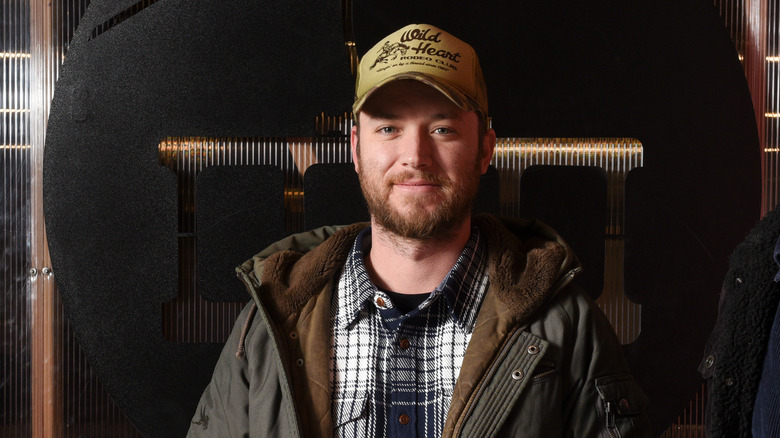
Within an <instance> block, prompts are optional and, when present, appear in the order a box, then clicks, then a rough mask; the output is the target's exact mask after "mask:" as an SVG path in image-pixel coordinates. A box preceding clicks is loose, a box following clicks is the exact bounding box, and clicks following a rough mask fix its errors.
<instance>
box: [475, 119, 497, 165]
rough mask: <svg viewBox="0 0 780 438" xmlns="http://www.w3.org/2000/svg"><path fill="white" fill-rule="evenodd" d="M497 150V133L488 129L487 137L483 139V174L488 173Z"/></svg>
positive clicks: (481, 161)
mask: <svg viewBox="0 0 780 438" xmlns="http://www.w3.org/2000/svg"><path fill="white" fill-rule="evenodd" d="M495 149H496V131H493V130H492V129H488V130H487V132H486V133H485V136H484V137H482V158H481V159H480V163H479V164H480V166H481V169H482V174H483V175H484V174H485V172H487V169H488V166H490V162H491V161H492V160H493V152H494V151H495Z"/></svg>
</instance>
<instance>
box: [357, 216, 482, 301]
mask: <svg viewBox="0 0 780 438" xmlns="http://www.w3.org/2000/svg"><path fill="white" fill-rule="evenodd" d="M470 235H471V218H470V217H467V218H466V219H465V220H464V221H463V223H462V224H461V225H459V226H457V227H456V228H454V229H453V230H452V231H451V232H450V233H447V235H446V236H441V237H435V238H431V239H424V240H418V239H407V238H403V237H400V236H398V235H396V234H393V233H391V232H390V231H388V230H386V229H384V228H382V227H381V226H378V225H377V224H376V223H374V221H373V220H372V224H371V252H370V253H369V254H368V256H367V257H366V259H365V265H366V269H367V270H368V274H369V276H370V277H371V281H372V282H373V283H374V284H376V285H377V286H378V287H379V288H381V289H385V290H390V291H393V292H398V293H402V294H415V293H425V292H431V291H432V290H434V289H435V288H436V287H437V286H438V285H439V284H440V283H441V281H442V280H443V279H444V276H445V275H447V273H448V272H449V271H450V269H452V267H453V266H454V265H455V262H456V261H457V260H458V257H459V256H460V253H461V252H462V251H463V248H464V247H465V246H466V242H468V240H469V236H470Z"/></svg>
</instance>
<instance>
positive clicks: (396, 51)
mask: <svg viewBox="0 0 780 438" xmlns="http://www.w3.org/2000/svg"><path fill="white" fill-rule="evenodd" d="M407 49H409V46H407V45H406V44H403V43H393V44H390V41H385V45H384V46H383V47H382V50H381V51H380V52H379V55H378V56H377V57H376V60H375V61H374V65H372V66H371V68H370V69H369V70H373V69H374V67H376V65H377V64H379V63H380V62H381V63H383V64H387V63H388V62H389V61H392V60H394V59H396V58H398V56H399V55H406V50H407Z"/></svg>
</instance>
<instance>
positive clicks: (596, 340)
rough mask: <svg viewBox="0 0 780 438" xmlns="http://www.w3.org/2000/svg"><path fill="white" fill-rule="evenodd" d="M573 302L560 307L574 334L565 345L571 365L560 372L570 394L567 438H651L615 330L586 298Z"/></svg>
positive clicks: (642, 400) (640, 395) (642, 401)
mask: <svg viewBox="0 0 780 438" xmlns="http://www.w3.org/2000/svg"><path fill="white" fill-rule="evenodd" d="M574 288H575V289H577V288H576V286H574ZM572 297H573V298H572V299H570V300H567V302H563V303H561V304H560V309H561V310H562V311H563V312H564V315H565V318H566V319H569V323H570V324H571V327H572V328H573V330H572V331H571V333H569V334H567V335H565V336H566V337H568V338H569V342H566V340H565V339H564V343H563V344H562V345H563V346H564V350H568V351H567V353H565V355H568V356H569V358H568V362H569V364H570V367H568V368H567V367H566V366H565V365H564V366H563V367H562V369H563V370H566V372H567V373H568V376H567V377H568V379H570V380H569V382H570V386H569V387H570V388H571V393H570V394H569V397H568V400H570V406H569V407H570V409H571V410H572V412H571V414H570V415H569V416H568V418H569V422H568V425H567V426H568V430H567V431H566V436H570V437H583V436H589V437H590V436H594V437H623V438H625V437H652V436H653V434H652V430H651V427H650V421H649V418H648V416H647V405H648V399H647V396H646V395H645V394H644V392H643V391H642V389H641V388H640V387H639V385H638V384H637V383H636V381H635V380H634V378H633V377H632V376H631V374H630V372H629V370H628V366H627V364H626V362H625V359H624V358H623V355H622V351H621V347H620V344H619V342H618V340H617V337H616V336H615V332H614V330H613V328H612V326H611V324H610V323H609V321H608V320H607V318H606V317H605V316H604V314H603V313H602V312H601V309H599V307H598V306H597V305H596V304H595V303H594V302H593V301H592V300H591V299H590V297H588V296H587V295H586V294H584V293H582V292H579V291H578V292H577V293H574V294H573V296H572ZM566 345H570V347H568V348H567V347H566ZM564 360H565V358H564Z"/></svg>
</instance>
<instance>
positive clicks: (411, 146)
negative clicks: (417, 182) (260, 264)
mask: <svg viewBox="0 0 780 438" xmlns="http://www.w3.org/2000/svg"><path fill="white" fill-rule="evenodd" d="M432 150H433V144H432V141H431V138H430V136H428V135H427V132H423V131H422V130H421V131H417V132H413V133H409V134H408V135H407V136H406V138H405V139H404V146H403V151H402V155H401V158H402V161H403V165H404V166H405V167H411V168H412V169H421V168H425V167H428V166H430V165H431V152H432Z"/></svg>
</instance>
